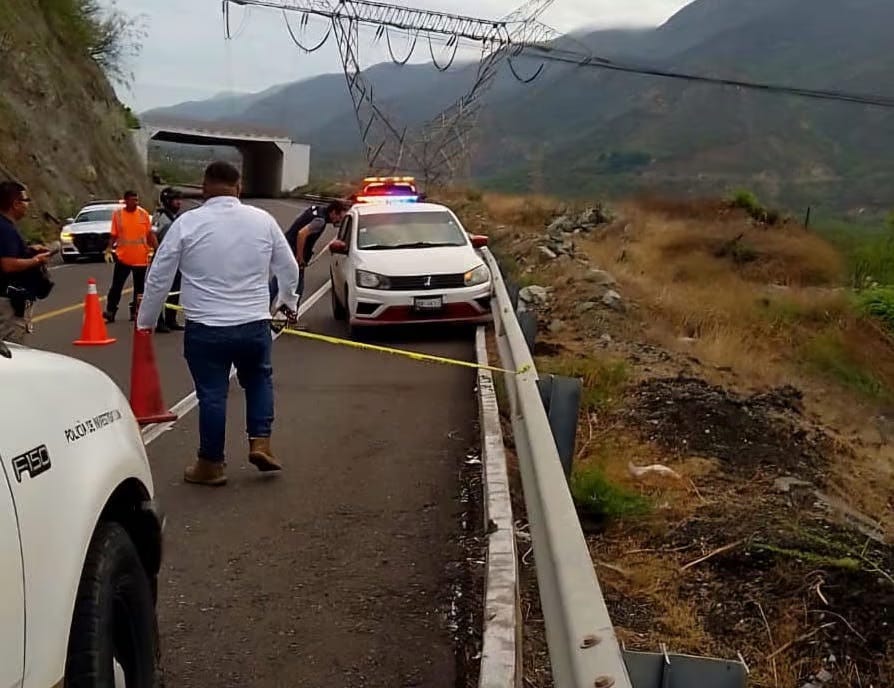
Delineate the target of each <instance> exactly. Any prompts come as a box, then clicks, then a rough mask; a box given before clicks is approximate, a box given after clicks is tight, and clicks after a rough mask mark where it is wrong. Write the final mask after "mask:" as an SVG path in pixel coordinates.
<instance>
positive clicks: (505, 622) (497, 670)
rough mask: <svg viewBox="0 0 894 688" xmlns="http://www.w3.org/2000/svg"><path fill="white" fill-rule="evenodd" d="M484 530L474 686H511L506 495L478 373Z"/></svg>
mask: <svg viewBox="0 0 894 688" xmlns="http://www.w3.org/2000/svg"><path fill="white" fill-rule="evenodd" d="M485 332H486V329H485V327H483V326H481V327H478V328H477V329H476V331H475V350H476V354H477V360H478V363H479V364H482V365H488V364H489V361H488V355H487V343H486V335H485ZM478 415H479V422H480V426H481V462H482V465H483V474H482V477H483V480H482V491H483V492H484V527H485V531H486V532H487V533H488V541H487V565H486V567H485V574H484V575H485V591H484V617H483V618H484V621H483V626H484V628H483V629H482V634H481V635H482V643H481V665H480V669H479V677H478V686H479V688H514V687H515V686H518V685H519V684H520V681H521V676H522V671H521V659H522V657H521V648H522V642H521V640H522V639H521V633H522V631H521V628H522V626H521V615H520V613H519V609H520V606H519V605H520V601H519V585H518V560H517V553H516V549H515V526H514V522H513V518H512V497H511V493H510V484H509V471H508V467H507V461H506V448H505V446H504V443H503V429H502V424H501V422H500V408H499V405H498V403H497V392H496V387H495V386H494V376H493V374H492V373H491V371H489V370H485V369H479V370H478Z"/></svg>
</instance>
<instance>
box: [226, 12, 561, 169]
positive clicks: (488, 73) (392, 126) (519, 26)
mask: <svg viewBox="0 0 894 688" xmlns="http://www.w3.org/2000/svg"><path fill="white" fill-rule="evenodd" d="M230 3H233V4H236V5H242V6H249V7H265V8H270V9H276V10H280V11H281V12H282V14H283V18H284V20H285V22H286V27H287V29H288V31H289V34H290V35H291V37H292V39H293V41H294V42H295V43H296V45H298V46H299V47H300V48H302V49H303V50H305V51H307V52H312V51H315V50H318V49H320V48H321V47H323V45H324V44H325V43H326V42H327V41H328V39H329V38H330V36H333V37H334V38H335V41H336V43H337V45H338V49H339V53H340V55H341V62H342V68H343V70H344V74H345V80H346V82H347V86H348V91H349V93H350V95H351V100H352V102H353V104H354V112H355V115H356V118H357V124H358V127H359V129H360V136H361V139H362V141H363V146H364V153H365V156H366V160H367V164H368V165H369V168H370V171H372V172H375V173H380V174H391V173H395V172H400V171H408V172H413V173H416V174H418V175H419V176H421V177H422V179H424V180H425V182H426V183H427V184H438V183H443V182H447V181H450V180H452V179H454V178H455V177H456V176H457V175H461V174H463V172H464V169H465V166H466V164H467V163H468V160H469V156H470V153H471V144H472V141H473V134H474V130H475V127H476V124H477V122H478V116H479V114H480V112H481V108H482V102H483V98H484V96H485V94H486V93H487V92H488V90H489V89H490V87H491V86H492V84H493V82H494V78H495V76H496V75H497V73H498V71H499V69H500V67H501V66H502V65H503V64H504V63H508V64H509V67H510V69H511V70H512V73H513V75H514V76H515V77H516V78H517V79H518V80H520V81H523V82H530V81H533V80H534V79H536V78H537V77H538V76H539V75H540V73H541V71H542V70H543V66H542V65H541V67H540V68H538V69H537V70H536V71H535V72H534V74H533V75H531V76H530V77H527V78H523V77H521V76H520V75H519V74H518V72H517V71H516V70H515V68H514V66H513V63H512V60H513V58H515V57H518V56H519V55H520V54H521V53H522V52H523V51H524V50H525V49H526V48H528V47H536V46H543V45H545V44H547V43H548V42H549V41H553V40H555V39H556V38H558V37H559V36H558V34H557V33H556V32H555V31H554V30H553V29H551V28H549V27H548V26H546V25H544V24H541V23H540V22H539V21H538V20H537V19H538V17H539V16H540V15H541V14H542V13H543V12H544V11H545V10H546V9H547V8H548V7H549V6H550V5H551V4H552V3H553V0H528V2H526V3H525V5H523V6H522V7H520V8H519V9H518V10H516V11H515V12H513V13H512V14H510V15H508V16H507V17H504V18H503V19H500V20H492V19H481V18H476V17H469V16H463V15H458V14H451V13H447V12H436V11H430V10H422V9H416V8H412V7H401V6H398V5H392V4H388V3H384V2H376V1H373V0H223V9H224V15H225V18H226V20H227V36H228V37H229V36H230V33H229V5H230ZM296 13H297V14H299V15H300V16H301V18H300V24H299V32H300V31H303V30H304V29H305V28H306V27H307V25H308V21H309V19H310V18H311V17H319V18H323V19H325V20H328V21H329V22H330V27H329V30H328V31H327V32H326V34H325V36H324V37H323V39H322V40H321V41H319V42H318V43H317V44H316V45H314V46H311V47H307V46H305V45H303V44H302V43H301V41H300V40H299V39H298V36H297V35H296V32H295V31H294V29H293V28H292V25H291V23H290V22H289V15H290V14H296ZM362 27H371V28H373V29H374V30H375V36H376V38H377V39H381V38H382V37H384V38H385V39H386V41H387V45H388V50H389V53H390V55H391V59H392V60H393V61H394V62H395V63H396V64H400V65H403V64H406V63H407V62H409V60H410V58H411V57H412V55H413V52H414V50H415V48H416V45H417V42H418V41H419V39H420V38H421V39H423V40H427V41H428V44H429V52H430V55H431V60H432V62H433V64H434V66H435V68H436V69H438V70H439V71H442V72H443V71H447V70H448V69H449V68H450V67H451V66H452V64H453V62H454V60H455V58H456V55H457V52H458V50H459V48H460V45H461V44H462V45H466V46H468V45H478V46H479V47H480V49H481V57H480V60H479V63H478V67H477V71H476V73H475V80H474V82H473V84H472V86H471V88H470V89H469V91H468V92H467V93H466V94H465V95H464V96H463V97H462V98H460V99H459V100H457V101H456V102H455V103H453V104H452V105H451V106H450V107H448V108H447V109H445V110H444V111H443V112H441V113H440V114H439V115H437V116H436V117H433V118H432V119H431V120H429V121H428V122H425V123H424V124H423V125H422V126H421V127H420V128H419V129H418V130H415V131H411V130H408V129H407V127H405V126H403V125H401V124H400V123H399V121H398V120H397V119H395V118H394V117H392V116H391V115H389V114H387V113H386V112H385V111H384V110H383V107H382V105H381V104H380V103H379V102H377V100H376V96H375V91H374V89H373V86H372V84H370V83H369V81H368V80H367V79H366V78H365V76H364V74H363V69H362V68H361V59H360V29H361V28H362ZM392 31H400V32H405V33H406V35H407V37H408V39H410V40H411V45H410V49H409V51H408V53H407V55H405V56H403V57H401V58H398V57H396V56H395V54H394V50H393V49H392V45H391V32H392ZM436 42H438V43H442V44H443V46H444V49H446V51H447V52H448V53H452V54H451V55H450V57H449V58H448V60H447V61H446V63H445V64H439V63H438V60H437V58H436V56H435V49H434V44H435V43H436Z"/></svg>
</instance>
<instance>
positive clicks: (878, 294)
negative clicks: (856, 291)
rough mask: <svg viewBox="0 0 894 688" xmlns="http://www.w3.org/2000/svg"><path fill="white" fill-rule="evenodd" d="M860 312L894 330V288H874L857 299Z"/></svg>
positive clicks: (867, 290) (862, 293)
mask: <svg viewBox="0 0 894 688" xmlns="http://www.w3.org/2000/svg"><path fill="white" fill-rule="evenodd" d="M857 303H858V304H859V306H860V312H861V313H863V315H868V316H871V317H873V318H876V319H878V320H881V321H882V322H883V323H884V324H885V326H886V327H887V328H888V329H890V330H894V286H885V287H872V288H870V289H866V290H865V291H863V292H861V293H860V295H859V296H858V297H857Z"/></svg>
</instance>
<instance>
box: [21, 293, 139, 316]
mask: <svg viewBox="0 0 894 688" xmlns="http://www.w3.org/2000/svg"><path fill="white" fill-rule="evenodd" d="M132 291H133V288H132V287H129V288H127V289H124V290H122V291H121V295H122V296H123V295H124V294H130V293H131V292H132ZM105 300H106V297H105V296H100V297H99V302H100V303H102V302H103V301H105ZM83 308H84V302H83V301H81V303H75V304H72V305H71V306H66V307H65V308H57V309H56V310H54V311H49V312H47V313H41V314H40V315H38V316H35V317H34V318H31V322H33V323H39V322H43V321H44V320H49V319H50V318H57V317H59V316H60V315H65V314H66V313H72V312H73V311H76V310H79V309H83Z"/></svg>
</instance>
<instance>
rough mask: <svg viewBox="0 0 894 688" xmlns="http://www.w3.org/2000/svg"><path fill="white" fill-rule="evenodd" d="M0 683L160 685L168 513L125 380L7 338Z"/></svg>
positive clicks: (0, 411) (2, 374)
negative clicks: (121, 383) (158, 609)
mask: <svg viewBox="0 0 894 688" xmlns="http://www.w3.org/2000/svg"><path fill="white" fill-rule="evenodd" d="M0 464H2V470H0V688H13V687H15V688H20V687H21V688H51V687H52V688H61V687H62V686H65V688H87V687H88V686H89V687H100V686H101V687H103V688H106V687H111V686H114V687H115V688H120V687H121V686H128V687H129V688H155V687H156V686H157V685H158V684H159V680H160V679H159V668H158V632H157V621H156V614H155V598H156V580H157V575H158V571H159V565H160V562H161V541H162V526H163V520H162V518H161V517H160V515H159V513H158V511H157V509H156V508H155V504H154V501H153V486H152V476H151V474H150V471H149V462H148V460H147V458H146V452H145V449H144V447H143V442H142V437H141V435H140V430H139V427H138V425H137V422H136V420H135V419H134V417H133V414H132V413H131V410H130V406H129V405H128V402H127V400H126V399H125V398H124V396H123V394H122V393H121V390H120V389H119V388H118V387H117V386H116V385H115V383H113V382H112V381H111V380H110V379H109V378H108V377H107V376H106V375H105V374H104V373H102V372H101V371H99V370H97V369H96V368H93V367H92V366H90V365H88V364H86V363H83V362H80V361H77V360H74V359H71V358H67V357H65V356H59V355H56V354H51V353H46V352H42V351H36V350H33V349H28V348H25V347H18V346H14V345H12V344H5V343H3V342H0Z"/></svg>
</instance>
